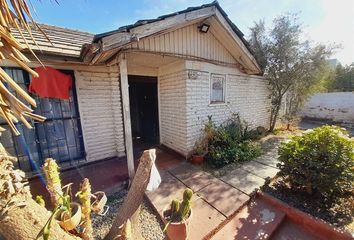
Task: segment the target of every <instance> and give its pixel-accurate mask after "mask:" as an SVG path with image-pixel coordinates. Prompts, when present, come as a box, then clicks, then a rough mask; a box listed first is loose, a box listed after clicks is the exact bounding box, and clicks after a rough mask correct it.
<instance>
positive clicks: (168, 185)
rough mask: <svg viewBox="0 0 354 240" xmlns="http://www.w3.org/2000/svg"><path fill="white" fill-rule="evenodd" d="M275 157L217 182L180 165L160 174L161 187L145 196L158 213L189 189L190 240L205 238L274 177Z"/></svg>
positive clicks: (250, 164)
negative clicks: (190, 208) (191, 201)
mask: <svg viewBox="0 0 354 240" xmlns="http://www.w3.org/2000/svg"><path fill="white" fill-rule="evenodd" d="M274 154H276V149H274V150H272V151H270V152H268V154H266V155H263V156H262V157H260V158H257V159H256V160H254V161H250V162H248V163H245V164H243V165H242V166H241V167H240V168H239V169H235V170H233V171H231V172H230V173H228V174H226V175H224V176H223V177H221V178H220V179H218V178H216V177H214V176H212V175H210V174H208V173H206V172H203V171H202V170H200V169H199V168H197V167H195V166H193V165H191V164H189V163H183V164H181V165H179V166H177V167H173V168H170V169H168V170H164V171H162V172H160V174H161V177H162V183H161V185H160V187H159V188H158V189H157V190H156V191H154V192H147V196H148V198H149V200H150V201H151V203H152V204H153V206H154V207H155V208H156V210H157V211H158V212H159V214H161V213H162V211H163V210H164V208H166V207H168V206H169V204H170V202H171V200H173V199H175V198H177V199H181V198H182V194H183V191H184V189H185V188H186V187H189V188H191V189H192V190H193V191H194V192H195V196H194V199H193V200H194V201H193V217H192V219H191V223H190V229H189V231H190V232H189V239H193V240H194V239H195V240H198V239H208V238H210V237H212V236H213V235H214V234H215V233H216V232H217V230H219V229H220V228H222V226H223V225H225V224H226V223H227V222H228V221H229V220H230V219H231V218H232V217H233V215H235V213H236V212H238V211H239V210H240V209H241V208H242V207H243V206H245V205H246V204H247V203H248V201H249V199H250V194H251V193H252V192H253V191H254V190H255V189H256V188H259V187H260V186H262V185H263V184H264V182H265V179H266V178H268V177H269V178H273V177H274V176H275V174H276V173H277V172H278V169H277V168H275V166H276V162H275V160H274V156H275V155H274Z"/></svg>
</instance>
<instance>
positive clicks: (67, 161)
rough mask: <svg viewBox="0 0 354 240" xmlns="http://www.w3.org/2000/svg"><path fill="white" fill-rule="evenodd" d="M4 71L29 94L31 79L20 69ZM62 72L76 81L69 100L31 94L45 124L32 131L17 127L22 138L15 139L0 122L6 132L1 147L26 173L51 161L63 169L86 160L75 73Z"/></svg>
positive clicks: (37, 124)
mask: <svg viewBox="0 0 354 240" xmlns="http://www.w3.org/2000/svg"><path fill="white" fill-rule="evenodd" d="M5 71H6V72H7V73H8V74H9V75H10V76H11V77H12V78H13V79H15V81H16V82H17V83H18V85H19V86H20V87H22V88H23V89H24V90H25V91H27V92H28V86H29V84H30V81H31V79H30V76H29V74H28V73H27V72H25V71H23V70H22V69H19V68H5ZM62 72H63V73H65V74H70V75H71V77H72V79H73V85H72V88H71V90H70V98H69V100H60V99H49V98H39V97H37V96H35V95H32V94H31V96H32V97H33V98H34V99H35V100H36V102H37V108H36V109H35V113H36V114H40V115H42V116H45V117H46V118H47V119H46V120H45V121H44V122H43V123H40V122H32V126H33V129H27V128H26V127H25V126H23V124H22V123H18V124H17V127H18V129H19V131H20V132H21V135H20V136H14V135H13V134H12V132H11V131H10V130H9V127H8V126H7V124H6V122H5V121H4V120H2V119H1V120H0V125H1V126H2V127H4V128H6V129H7V131H5V132H3V133H2V136H1V137H0V140H1V143H2V144H3V146H4V147H5V148H6V150H7V151H8V152H9V153H10V154H11V155H13V156H16V157H17V164H18V167H19V168H20V169H21V170H23V171H26V172H37V171H38V170H39V167H40V166H41V165H42V164H43V161H44V159H46V158H48V157H51V158H54V159H56V160H57V161H58V162H59V163H60V164H61V165H63V166H67V165H69V166H72V165H77V164H79V161H80V160H85V149H84V143H83V136H82V129H81V124H80V115H79V111H78V104H77V95H76V89H75V84H74V81H75V78H74V74H73V72H72V71H64V70H62ZM12 93H13V94H15V95H16V93H15V92H12ZM17 97H18V96H17ZM20 99H21V98H20Z"/></svg>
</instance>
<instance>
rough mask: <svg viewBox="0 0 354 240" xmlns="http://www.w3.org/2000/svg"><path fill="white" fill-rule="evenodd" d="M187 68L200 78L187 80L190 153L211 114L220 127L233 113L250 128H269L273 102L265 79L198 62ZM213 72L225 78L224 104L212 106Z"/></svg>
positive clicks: (188, 63) (233, 69)
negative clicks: (270, 110)
mask: <svg viewBox="0 0 354 240" xmlns="http://www.w3.org/2000/svg"><path fill="white" fill-rule="evenodd" d="M186 69H187V72H188V71H196V72H197V75H198V76H197V78H196V79H191V78H189V77H187V79H186V85H187V99H186V100H187V153H188V154H189V153H190V152H191V151H192V150H193V148H194V145H195V142H196V140H198V138H199V136H200V134H201V131H202V129H203V127H204V123H205V122H206V121H207V120H208V116H209V115H211V116H212V119H213V120H214V121H215V122H216V123H217V124H221V123H223V122H224V121H225V120H227V119H228V118H229V117H230V116H231V115H232V114H233V113H239V115H240V117H241V119H243V120H245V121H246V122H247V123H248V124H249V125H251V127H258V126H263V127H267V126H268V122H269V115H270V112H269V108H270V100H269V91H268V88H267V81H266V80H265V79H264V78H262V77H259V76H251V75H245V74H243V73H241V72H240V71H238V70H237V69H235V68H229V67H223V66H218V65H214V64H210V63H202V62H195V61H187V62H186ZM211 73H216V74H225V75H226V99H225V103H221V104H210V74H211ZM187 76H188V73H187Z"/></svg>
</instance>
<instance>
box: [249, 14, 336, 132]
mask: <svg viewBox="0 0 354 240" xmlns="http://www.w3.org/2000/svg"><path fill="white" fill-rule="evenodd" d="M250 30H251V37H250V40H249V42H250V45H251V48H252V49H253V51H254V54H255V57H256V58H257V60H258V62H259V65H260V67H261V68H262V69H263V71H264V76H265V77H266V78H267V79H268V80H269V89H270V91H271V96H270V97H271V104H272V106H271V117H270V124H269V130H270V131H273V130H274V127H275V124H276V121H277V118H278V116H279V111H280V109H281V106H282V102H283V98H284V96H285V94H286V93H287V92H289V91H291V92H292V97H293V98H294V100H292V102H295V103H296V102H297V103H301V102H303V101H300V100H301V99H302V98H303V97H304V96H307V95H308V93H307V91H304V89H308V88H309V87H310V86H312V85H314V84H315V83H316V82H317V81H318V79H319V78H318V76H319V74H320V73H321V71H322V70H323V68H324V66H325V64H326V58H328V57H329V56H330V55H331V54H332V50H333V47H326V46H324V45H316V46H314V47H312V46H311V45H310V43H309V41H301V33H302V26H301V25H300V24H298V23H297V16H296V14H286V15H283V16H280V17H277V18H275V19H274V20H273V27H272V28H271V29H269V30H267V29H266V28H265V23H264V21H259V22H258V23H255V26H254V27H252V28H251V29H250ZM300 105H301V104H299V106H300ZM299 106H296V110H298V109H299Z"/></svg>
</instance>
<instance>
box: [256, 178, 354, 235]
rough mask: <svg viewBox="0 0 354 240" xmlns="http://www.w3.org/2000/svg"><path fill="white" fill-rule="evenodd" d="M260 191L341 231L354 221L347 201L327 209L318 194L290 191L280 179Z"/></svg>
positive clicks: (340, 201) (339, 202)
mask: <svg viewBox="0 0 354 240" xmlns="http://www.w3.org/2000/svg"><path fill="white" fill-rule="evenodd" d="M262 191H264V192H266V193H268V194H270V195H272V196H273V197H275V198H278V199H280V200H282V201H283V202H285V203H287V204H288V205H290V206H292V207H295V208H297V209H299V210H301V211H303V212H306V213H308V214H310V215H312V216H314V217H316V218H320V219H322V220H324V221H326V222H328V223H331V224H332V225H333V226H335V227H338V228H341V229H344V228H346V227H347V226H348V225H350V224H351V223H352V222H353V220H354V217H353V216H352V213H351V211H350V206H349V204H350V201H348V199H340V200H339V201H337V204H336V205H335V206H334V207H332V208H329V207H328V206H327V204H326V202H325V200H324V198H323V197H322V196H321V195H320V194H318V193H313V194H312V195H308V194H306V193H304V192H303V191H296V190H293V189H290V187H289V186H288V185H287V184H286V183H285V182H284V181H282V180H281V178H277V179H274V180H273V181H272V182H271V183H270V184H269V185H264V186H263V187H262Z"/></svg>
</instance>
